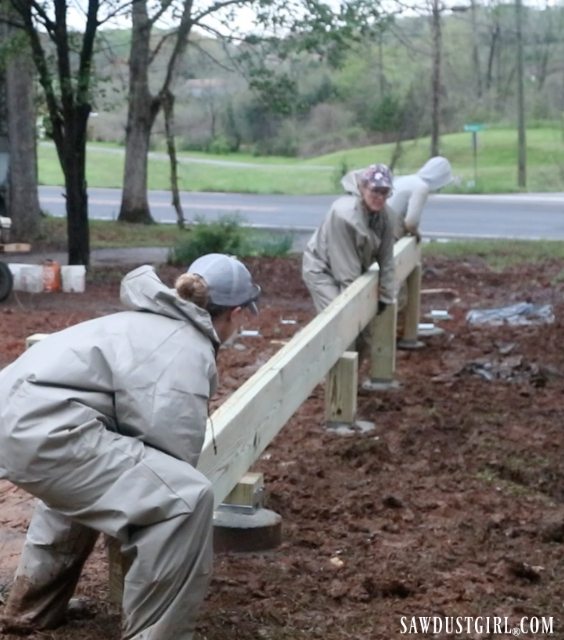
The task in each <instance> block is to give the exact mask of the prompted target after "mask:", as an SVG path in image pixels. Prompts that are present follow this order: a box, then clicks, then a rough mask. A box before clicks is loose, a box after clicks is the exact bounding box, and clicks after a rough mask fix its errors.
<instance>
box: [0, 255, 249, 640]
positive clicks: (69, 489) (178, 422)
mask: <svg viewBox="0 0 564 640" xmlns="http://www.w3.org/2000/svg"><path fill="white" fill-rule="evenodd" d="M259 294H260V288H259V287H258V285H256V284H254V283H253V281H252V278H251V275H250V273H249V272H248V271H247V269H246V267H245V266H244V265H243V264H242V263H241V262H239V261H238V260H236V259H235V258H232V257H228V256H225V255H222V254H209V255H206V256H203V257H201V258H199V259H198V260H196V261H195V262H194V263H193V264H192V265H191V266H190V268H189V270H188V273H185V274H182V275H181V276H180V277H179V278H178V280H177V281H176V284H175V288H173V289H170V288H168V287H167V286H165V285H164V284H163V283H162V282H161V281H160V279H159V278H158V276H157V274H156V273H155V271H154V270H153V268H152V267H149V266H143V267H139V268H138V269H136V270H134V271H132V272H130V273H129V274H128V275H126V276H125V278H124V279H123V281H122V285H121V299H122V302H123V303H124V304H125V305H126V306H127V307H128V308H129V310H127V311H123V312H119V313H116V314H112V315H109V316H105V317H102V318H97V319H94V320H90V321H87V322H83V323H80V324H78V325H75V326H72V327H69V328H67V329H65V330H63V331H60V332H58V333H54V334H52V335H50V336H48V337H47V338H45V339H44V340H42V341H41V342H39V343H37V344H36V345H34V346H33V347H31V348H30V349H29V350H28V351H26V352H25V353H24V354H22V355H21V356H20V357H19V358H18V359H17V360H16V361H15V362H13V363H12V364H11V365H9V366H8V367H7V368H5V369H4V370H3V371H2V372H0V478H6V479H8V480H10V481H11V482H13V483H14V484H16V485H18V486H19V487H21V488H23V489H25V490H26V491H28V492H29V493H31V494H32V495H34V496H36V497H37V498H39V501H38V504H37V506H36V509H35V511H34V514H33V517H32V520H31V523H30V526H29V529H28V533H27V538H26V542H25V545H24V549H23V552H22V556H21V558H20V563H19V567H18V569H17V572H16V577H15V580H14V584H13V586H12V589H11V591H10V595H9V598H8V600H7V603H6V606H5V609H4V612H3V617H2V627H3V629H4V631H17V632H26V631H33V630H36V629H46V628H54V627H57V626H59V625H60V624H62V623H63V622H64V621H65V616H66V612H67V605H68V603H69V600H70V598H71V596H72V594H73V592H74V589H75V587H76V584H77V582H78V579H79V576H80V572H81V569H82V567H83V564H84V562H85V560H86V558H87V557H88V555H89V553H90V551H91V550H92V548H93V546H94V543H95V541H96V538H97V536H98V534H99V533H100V532H102V533H104V534H107V535H108V536H112V537H114V538H116V539H117V540H118V541H119V543H120V546H121V552H122V554H123V555H124V557H125V560H126V561H127V562H128V563H130V566H129V569H128V571H127V573H126V575H125V582H124V595H123V603H122V610H123V635H122V637H123V638H124V639H135V640H148V639H150V640H173V639H174V640H189V639H191V638H192V636H193V630H194V626H195V618H196V614H197V611H198V608H199V606H200V604H201V602H202V600H203V598H204V596H205V592H206V589H207V585H208V582H209V579H210V577H211V570H212V555H213V553H212V518H213V493H212V489H211V486H210V483H209V481H208V480H207V479H206V478H205V477H204V476H203V475H202V474H201V473H200V472H199V471H197V470H196V468H195V467H196V464H197V461H198V457H199V454H200V451H201V448H202V445H203V441H204V435H205V427H206V419H207V413H208V400H209V398H210V396H211V395H212V394H213V393H214V390H215V387H216V379H217V374H216V363H215V359H216V352H217V349H218V347H219V345H220V343H221V342H223V341H225V340H226V339H227V338H228V337H229V336H230V335H231V334H232V333H233V332H234V331H235V330H236V329H237V326H238V323H240V321H241V317H242V314H243V312H244V310H245V309H250V310H251V311H253V312H256V306H255V305H254V301H255V300H256V299H257V298H258V296H259Z"/></svg>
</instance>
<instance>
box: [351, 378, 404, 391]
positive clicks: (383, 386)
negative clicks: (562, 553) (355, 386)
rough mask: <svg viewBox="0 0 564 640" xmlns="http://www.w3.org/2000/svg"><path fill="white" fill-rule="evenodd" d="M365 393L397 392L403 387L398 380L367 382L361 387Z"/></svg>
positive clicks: (373, 380)
mask: <svg viewBox="0 0 564 640" xmlns="http://www.w3.org/2000/svg"><path fill="white" fill-rule="evenodd" d="M361 387H362V389H363V391H395V390H396V389H399V388H400V387H401V385H400V383H399V382H398V381H397V380H378V379H372V380H365V381H364V382H363V383H362V385H361Z"/></svg>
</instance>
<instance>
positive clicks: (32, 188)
mask: <svg viewBox="0 0 564 640" xmlns="http://www.w3.org/2000/svg"><path fill="white" fill-rule="evenodd" d="M33 71H34V67H33V61H32V60H31V57H30V55H29V51H28V50H27V48H26V49H23V43H22V49H21V50H19V51H18V55H17V56H14V57H12V58H10V59H9V60H8V61H7V67H6V90H7V91H6V94H7V107H8V138H9V144H8V148H9V154H10V171H9V194H10V200H9V207H8V210H9V215H10V216H11V218H12V232H11V239H12V240H17V241H24V242H25V241H27V242H29V241H30V240H33V239H34V237H35V236H36V235H37V232H38V230H39V216H40V209H39V197H38V193H37V146H36V140H35V107H34V104H33V98H34V96H33V93H34V92H33V82H34V73H33Z"/></svg>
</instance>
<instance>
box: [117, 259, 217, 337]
mask: <svg viewBox="0 0 564 640" xmlns="http://www.w3.org/2000/svg"><path fill="white" fill-rule="evenodd" d="M120 299H121V301H122V302H123V304H124V305H126V306H127V307H128V308H129V309H132V310H133V311H150V312H151V313H158V314H159V315H161V316H166V317H168V318H173V319H175V320H184V321H185V322H190V323H191V324H193V325H194V326H196V327H197V329H199V330H200V331H201V332H202V333H203V334H204V335H206V336H208V338H210V340H212V342H213V343H214V344H216V345H217V344H219V339H218V337H217V334H216V332H215V329H214V328H213V324H212V321H211V317H210V315H209V313H208V312H207V311H206V310H205V309H202V308H201V307H198V306H197V305H195V304H194V303H193V302H189V301H188V300H182V299H181V298H179V297H178V295H177V294H176V291H175V290H174V289H170V288H169V287H167V286H166V285H165V284H163V282H161V280H160V279H159V277H158V276H157V274H156V272H155V270H154V269H153V267H151V266H150V265H143V266H142V267H138V268H137V269H134V270H133V271H130V272H129V273H128V274H127V275H126V276H125V277H124V278H123V280H122V281H121V288H120Z"/></svg>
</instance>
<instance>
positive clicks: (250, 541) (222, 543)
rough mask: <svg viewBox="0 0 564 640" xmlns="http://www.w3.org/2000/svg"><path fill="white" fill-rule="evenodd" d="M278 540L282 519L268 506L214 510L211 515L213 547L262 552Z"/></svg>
mask: <svg viewBox="0 0 564 640" xmlns="http://www.w3.org/2000/svg"><path fill="white" fill-rule="evenodd" d="M281 542H282V518H281V517H280V516H279V515H278V514H277V513H275V512H274V511H270V509H256V510H255V511H252V512H251V511H249V512H248V513H247V512H245V513H238V512H236V511H232V510H229V509H226V510H223V509H218V510H217V511H215V513H214V516H213V548H214V551H215V552H216V553H222V552H226V551H234V552H245V551H266V550H268V549H274V548H275V547H277V546H278V545H279V544H280V543H281Z"/></svg>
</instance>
